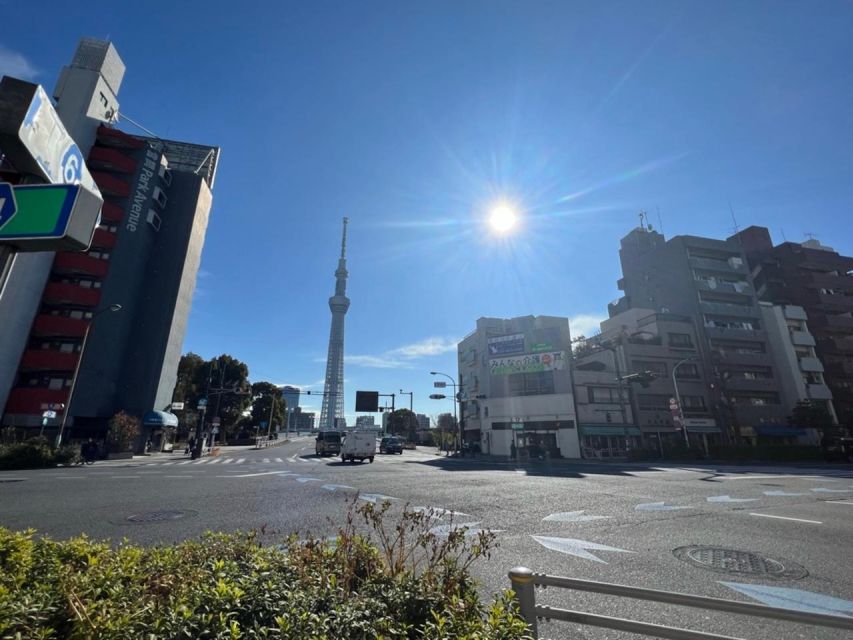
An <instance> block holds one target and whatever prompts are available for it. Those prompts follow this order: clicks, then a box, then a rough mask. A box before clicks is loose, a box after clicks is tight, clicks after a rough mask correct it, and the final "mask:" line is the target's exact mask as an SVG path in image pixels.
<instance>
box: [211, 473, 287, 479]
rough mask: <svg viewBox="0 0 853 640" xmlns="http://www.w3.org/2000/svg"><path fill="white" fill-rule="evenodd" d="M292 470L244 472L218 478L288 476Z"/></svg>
mask: <svg viewBox="0 0 853 640" xmlns="http://www.w3.org/2000/svg"><path fill="white" fill-rule="evenodd" d="M289 473H292V471H262V472H261V473H242V474H239V475H237V474H235V475H230V476H216V477H217V478H254V477H256V476H286V475H288V474H289Z"/></svg>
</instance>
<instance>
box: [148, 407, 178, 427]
mask: <svg viewBox="0 0 853 640" xmlns="http://www.w3.org/2000/svg"><path fill="white" fill-rule="evenodd" d="M142 424H143V425H145V426H146V427H177V426H178V416H176V415H175V414H174V413H169V412H167V411H149V412H148V413H146V414H145V415H144V416H143V417H142Z"/></svg>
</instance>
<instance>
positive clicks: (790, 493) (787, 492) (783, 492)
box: [764, 491, 809, 496]
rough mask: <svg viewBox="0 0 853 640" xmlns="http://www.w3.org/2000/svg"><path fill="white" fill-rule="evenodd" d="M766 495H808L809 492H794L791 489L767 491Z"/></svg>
mask: <svg viewBox="0 0 853 640" xmlns="http://www.w3.org/2000/svg"><path fill="white" fill-rule="evenodd" d="M764 495H765V496H807V495H809V494H807V493H793V492H791V491H765V492H764Z"/></svg>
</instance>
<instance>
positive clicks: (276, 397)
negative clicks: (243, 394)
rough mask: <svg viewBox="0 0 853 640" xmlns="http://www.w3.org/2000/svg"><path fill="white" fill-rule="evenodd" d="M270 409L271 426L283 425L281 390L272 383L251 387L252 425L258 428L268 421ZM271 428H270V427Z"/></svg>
mask: <svg viewBox="0 0 853 640" xmlns="http://www.w3.org/2000/svg"><path fill="white" fill-rule="evenodd" d="M270 409H272V425H273V427H274V426H275V425H279V427H281V426H282V425H284V415H285V414H284V409H285V401H284V398H283V397H282V395H281V389H280V388H279V387H277V386H276V385H274V384H273V383H272V382H256V383H254V384H253V385H252V409H251V411H252V413H251V415H252V424H253V425H255V426H260V424H261V423H262V422H268V421H269V419H270ZM271 428H272V427H271Z"/></svg>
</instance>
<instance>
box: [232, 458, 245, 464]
mask: <svg viewBox="0 0 853 640" xmlns="http://www.w3.org/2000/svg"><path fill="white" fill-rule="evenodd" d="M244 462H246V458H240V459H239V460H237V462H235V463H234V464H243V463H244Z"/></svg>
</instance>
